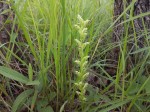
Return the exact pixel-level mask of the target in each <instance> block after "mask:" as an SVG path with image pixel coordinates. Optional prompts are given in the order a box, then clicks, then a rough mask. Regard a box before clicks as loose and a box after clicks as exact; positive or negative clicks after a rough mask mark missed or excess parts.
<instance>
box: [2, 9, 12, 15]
mask: <svg viewBox="0 0 150 112" xmlns="http://www.w3.org/2000/svg"><path fill="white" fill-rule="evenodd" d="M10 11H11V10H10V9H5V10H4V11H3V12H1V13H0V15H3V14H6V13H8V12H10Z"/></svg>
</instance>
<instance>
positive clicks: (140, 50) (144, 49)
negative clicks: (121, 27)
mask: <svg viewBox="0 0 150 112" xmlns="http://www.w3.org/2000/svg"><path fill="white" fill-rule="evenodd" d="M149 49H150V47H144V48H141V49H139V50H137V51H135V52H132V53H130V54H137V53H140V52H143V51H146V50H149Z"/></svg>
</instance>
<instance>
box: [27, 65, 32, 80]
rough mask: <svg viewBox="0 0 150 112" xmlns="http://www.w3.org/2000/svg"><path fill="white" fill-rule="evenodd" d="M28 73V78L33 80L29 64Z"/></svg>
mask: <svg viewBox="0 0 150 112" xmlns="http://www.w3.org/2000/svg"><path fill="white" fill-rule="evenodd" d="M28 75H29V80H30V81H32V80H33V70H32V66H31V64H29V68H28Z"/></svg>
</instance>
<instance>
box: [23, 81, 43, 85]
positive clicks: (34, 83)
mask: <svg viewBox="0 0 150 112" xmlns="http://www.w3.org/2000/svg"><path fill="white" fill-rule="evenodd" d="M39 84H40V82H39V80H35V81H29V82H27V83H26V85H39Z"/></svg>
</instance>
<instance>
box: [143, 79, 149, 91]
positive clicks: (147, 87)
mask: <svg viewBox="0 0 150 112" xmlns="http://www.w3.org/2000/svg"><path fill="white" fill-rule="evenodd" d="M149 86H150V79H149V80H148V82H147V83H146V85H145V87H144V88H145V90H146V93H147V94H149V93H150V87H149Z"/></svg>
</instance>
